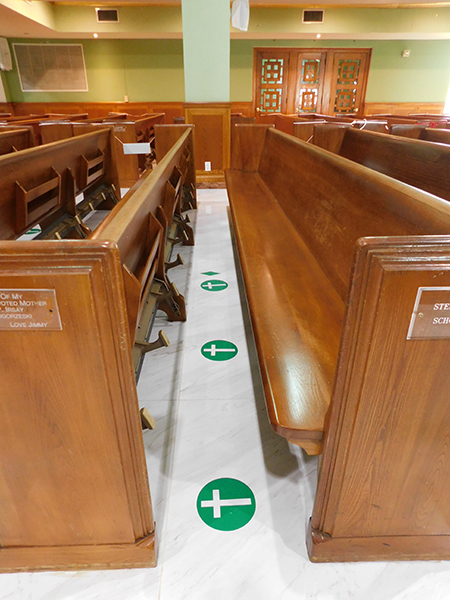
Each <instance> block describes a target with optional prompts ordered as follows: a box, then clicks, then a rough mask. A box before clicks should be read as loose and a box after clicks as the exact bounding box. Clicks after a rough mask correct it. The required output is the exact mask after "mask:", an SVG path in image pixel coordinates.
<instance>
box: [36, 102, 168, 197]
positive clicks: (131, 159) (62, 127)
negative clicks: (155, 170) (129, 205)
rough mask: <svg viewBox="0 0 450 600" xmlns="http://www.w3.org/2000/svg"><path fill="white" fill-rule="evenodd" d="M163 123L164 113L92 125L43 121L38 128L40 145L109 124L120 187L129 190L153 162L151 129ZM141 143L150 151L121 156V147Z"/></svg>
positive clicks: (105, 121) (92, 123)
mask: <svg viewBox="0 0 450 600" xmlns="http://www.w3.org/2000/svg"><path fill="white" fill-rule="evenodd" d="M163 122H164V113H158V114H153V115H148V116H145V117H143V118H140V119H136V120H131V121H129V120H122V119H121V118H117V119H115V118H113V117H111V118H107V119H100V120H99V119H97V120H96V122H95V123H94V122H92V121H90V122H87V121H85V122H82V123H77V122H67V121H58V122H44V123H41V124H40V126H39V129H40V136H39V137H40V139H41V140H42V143H43V144H46V143H49V142H53V141H56V140H60V139H65V138H67V137H72V136H75V135H81V134H83V133H86V132H88V131H91V130H94V129H98V128H101V127H102V126H104V125H111V126H112V127H113V128H114V135H115V137H116V138H117V144H116V146H117V156H118V158H120V160H118V169H119V180H120V185H121V187H122V188H129V187H131V186H132V185H134V183H135V182H136V181H137V180H138V179H139V177H140V176H141V175H142V173H143V172H144V171H145V169H146V168H148V167H149V166H151V162H152V160H153V159H154V147H155V142H154V140H155V134H154V126H155V125H157V124H161V123H163ZM140 142H145V143H149V144H150V148H151V152H150V153H149V154H148V155H144V154H124V150H123V144H136V143H140Z"/></svg>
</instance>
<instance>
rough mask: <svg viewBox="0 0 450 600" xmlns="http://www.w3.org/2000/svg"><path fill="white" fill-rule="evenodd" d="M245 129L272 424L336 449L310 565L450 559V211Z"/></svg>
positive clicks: (292, 142) (252, 251)
mask: <svg viewBox="0 0 450 600" xmlns="http://www.w3.org/2000/svg"><path fill="white" fill-rule="evenodd" d="M236 130H237V131H236V136H235V146H234V147H233V150H232V163H231V164H232V168H231V170H229V171H227V173H226V179H227V188H228V194H229V198H230V204H231V214H232V219H233V225H234V232H235V236H236V242H237V248H238V251H239V257H240V261H241V266H242V272H243V278H244V283H245V287H246V292H247V299H248V304H249V309H250V316H251V320H252V325H253V332H254V337H255V341H256V348H257V352H258V358H259V364H260V371H261V377H262V381H263V386H264V392H265V398H266V403H267V408H268V414H269V419H270V421H271V424H272V427H273V428H274V430H275V431H276V432H277V433H279V434H281V435H283V436H285V437H286V438H287V439H288V440H289V441H292V442H294V443H296V444H299V445H300V446H302V447H303V448H305V449H306V451H307V452H309V453H311V454H314V453H318V452H321V451H322V445H323V456H322V461H321V465H320V472H319V481H318V488H317V493H316V498H315V505H314V510H313V515H312V519H311V523H310V528H309V533H308V551H309V555H310V558H311V560H313V561H358V560H404V559H406V560H410V559H420V560H429V559H450V508H449V506H448V503H447V502H446V498H447V497H448V495H449V493H450V457H449V455H448V452H446V448H447V445H448V437H449V433H450V430H449V425H448V423H449V422H450V407H449V403H448V394H449V392H450V377H449V370H448V363H449V361H450V325H449V323H450V310H448V309H449V308H450V292H449V289H450V204H449V203H448V202H446V201H443V200H441V199H439V198H437V197H435V196H432V195H430V194H427V193H425V192H422V191H420V190H417V189H415V188H412V187H411V186H408V185H405V184H404V183H402V182H399V181H396V180H394V179H391V178H390V177H387V176H385V175H383V174H381V173H377V172H376V171H373V170H371V169H368V168H366V167H363V166H361V165H358V164H356V163H354V162H352V161H350V160H347V159H345V158H342V157H340V156H336V155H333V154H332V153H330V152H325V151H324V150H322V149H321V148H317V147H314V146H312V145H311V144H305V143H304V142H302V141H300V140H297V139H296V138H294V137H292V136H289V135H286V134H283V133H282V132H279V131H277V130H275V129H273V128H268V127H264V126H260V127H255V126H254V127H252V126H245V125H242V126H237V127H236Z"/></svg>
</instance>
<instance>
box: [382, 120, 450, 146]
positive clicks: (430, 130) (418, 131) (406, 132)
mask: <svg viewBox="0 0 450 600" xmlns="http://www.w3.org/2000/svg"><path fill="white" fill-rule="evenodd" d="M389 133H392V135H399V136H401V137H408V138H412V139H415V140H424V141H425V142H437V143H439V144H450V131H449V130H448V129H441V128H438V127H427V126H426V125H392V127H391V128H390V132H389Z"/></svg>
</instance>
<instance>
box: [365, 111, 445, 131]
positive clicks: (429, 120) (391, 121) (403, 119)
mask: <svg viewBox="0 0 450 600" xmlns="http://www.w3.org/2000/svg"><path fill="white" fill-rule="evenodd" d="M366 118H367V119H370V120H371V121H373V120H382V121H387V123H388V125H389V127H391V126H392V125H402V124H403V125H408V124H409V125H411V124H414V123H420V124H422V125H428V126H429V125H431V124H433V127H444V128H445V127H446V124H447V119H446V118H445V117H444V116H443V115H441V117H440V118H439V119H434V118H433V117H430V116H424V117H416V116H406V115H402V116H398V115H390V114H386V115H385V114H378V115H366Z"/></svg>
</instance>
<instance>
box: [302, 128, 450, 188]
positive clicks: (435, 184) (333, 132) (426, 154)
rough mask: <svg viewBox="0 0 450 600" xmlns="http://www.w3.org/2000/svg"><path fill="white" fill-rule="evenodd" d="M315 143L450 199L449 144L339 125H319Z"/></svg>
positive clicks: (315, 134)
mask: <svg viewBox="0 0 450 600" xmlns="http://www.w3.org/2000/svg"><path fill="white" fill-rule="evenodd" d="M443 131H444V133H445V132H446V130H443ZM313 143H314V144H315V145H317V146H320V147H321V148H325V149H327V150H330V151H331V152H334V153H336V154H339V155H340V156H343V157H344V158H348V159H350V160H352V161H354V162H357V163H359V164H361V165H365V166H367V167H370V168H371V169H374V170H376V171H379V172H380V173H384V174H385V175H389V176H390V177H393V178H394V179H398V180H399V181H403V182H404V183H408V184H409V185H412V186H414V187H417V188H419V189H421V190H425V191H426V192H429V193H430V194H435V195H436V196H440V197H441V198H445V199H446V200H450V146H448V145H444V144H437V143H434V142H426V141H422V140H414V139H409V138H405V137H399V136H395V135H386V134H383V133H376V132H373V131H365V130H363V131H361V130H357V129H353V128H344V127H341V126H336V125H327V126H323V125H318V126H317V127H316V129H315V133H314V138H313Z"/></svg>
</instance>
